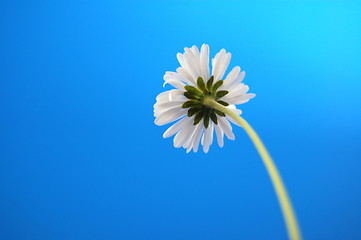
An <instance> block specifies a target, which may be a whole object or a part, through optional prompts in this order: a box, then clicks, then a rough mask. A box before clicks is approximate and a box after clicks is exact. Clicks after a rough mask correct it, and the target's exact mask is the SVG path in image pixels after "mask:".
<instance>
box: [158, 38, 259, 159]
mask: <svg viewBox="0 0 361 240" xmlns="http://www.w3.org/2000/svg"><path fill="white" fill-rule="evenodd" d="M177 59H178V61H179V63H180V65H181V67H179V68H177V70H176V72H166V73H165V75H164V81H165V84H166V83H168V84H170V85H172V86H173V87H175V88H176V89H173V90H170V91H165V92H162V93H160V94H159V95H158V96H157V98H156V100H157V102H156V104H155V105H154V116H155V117H156V119H155V121H154V122H155V124H157V125H159V126H161V125H165V124H169V123H171V122H174V121H176V120H178V121H177V122H176V123H175V124H174V125H172V126H171V127H169V128H168V129H167V130H166V131H165V132H164V134H163V137H164V138H168V137H171V136H173V135H174V134H175V137H174V147H176V148H179V147H183V148H185V149H186V151H187V153H188V152H190V151H191V150H192V149H193V151H194V152H197V150H198V146H199V142H201V144H202V145H203V151H204V152H205V153H207V152H208V150H209V147H210V145H211V144H212V142H213V135H214V134H213V133H214V130H215V132H216V136H217V141H218V145H219V146H220V147H223V145H224V141H223V137H224V135H226V136H227V138H228V139H230V140H234V139H235V136H234V134H233V131H232V126H231V124H230V122H232V123H234V124H236V125H239V124H238V123H237V122H236V121H235V120H234V119H233V118H231V117H230V116H228V115H226V114H225V113H224V112H222V111H219V110H217V109H215V108H213V107H211V106H209V104H207V103H206V102H207V100H214V101H216V102H217V103H218V104H220V105H222V106H224V107H226V108H227V109H229V110H231V111H233V113H235V114H237V115H240V114H241V113H242V111H241V110H239V109H236V107H235V105H238V104H242V103H246V102H248V101H249V99H251V98H253V97H255V94H253V93H247V92H248V90H249V87H248V86H247V85H245V84H244V83H242V81H243V79H244V76H245V72H244V71H241V68H240V67H238V66H237V67H234V68H233V69H232V70H231V71H230V72H229V73H228V75H227V76H226V77H224V75H225V72H226V70H227V68H228V65H229V62H230V60H231V53H227V52H226V50H225V49H222V50H221V51H220V52H218V53H217V54H216V55H215V57H214V58H213V59H212V71H210V69H209V47H208V45H207V44H203V45H202V47H201V50H200V51H199V50H198V48H197V47H196V46H193V47H191V48H184V53H183V54H181V53H178V54H177ZM210 72H212V73H210Z"/></svg>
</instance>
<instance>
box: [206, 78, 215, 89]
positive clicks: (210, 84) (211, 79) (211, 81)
mask: <svg viewBox="0 0 361 240" xmlns="http://www.w3.org/2000/svg"><path fill="white" fill-rule="evenodd" d="M213 80H214V77H213V76H211V77H210V78H209V80H208V82H207V89H208V91H212V85H213Z"/></svg>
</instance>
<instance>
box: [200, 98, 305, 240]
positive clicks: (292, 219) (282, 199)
mask: <svg viewBox="0 0 361 240" xmlns="http://www.w3.org/2000/svg"><path fill="white" fill-rule="evenodd" d="M203 104H205V105H207V106H209V107H212V108H214V109H217V110H219V111H221V112H223V113H225V114H227V115H228V116H229V117H231V118H233V119H234V120H236V121H237V122H238V123H239V124H240V125H241V126H242V127H243V128H244V130H245V131H246V133H247V134H248V136H249V137H250V138H251V140H252V142H253V144H254V145H255V147H256V149H257V151H258V153H259V155H260V156H261V158H262V160H263V163H264V165H265V166H266V169H267V171H268V174H269V175H270V178H271V181H272V184H273V187H274V189H275V191H276V195H277V197H278V201H279V204H280V206H281V209H282V213H283V217H284V220H285V222H286V227H287V231H288V236H289V238H290V239H292V240H301V239H302V237H301V234H300V230H299V227H298V223H297V219H296V216H295V213H294V211H293V208H292V204H291V201H290V199H289V197H288V194H287V191H286V188H285V185H284V184H283V182H282V179H281V176H280V174H279V173H278V170H277V168H276V166H275V164H274V163H273V161H272V158H271V156H270V155H269V153H268V151H267V149H266V147H265V146H264V145H263V143H262V141H261V139H260V138H259V137H258V135H257V133H256V132H255V131H254V130H253V128H252V127H251V126H250V125H249V124H248V122H247V121H246V120H244V119H243V118H242V117H240V116H239V115H237V114H236V113H234V112H233V111H232V110H231V109H229V108H226V107H225V106H223V105H221V104H219V103H217V102H216V101H214V100H213V99H211V98H205V99H204V101H203Z"/></svg>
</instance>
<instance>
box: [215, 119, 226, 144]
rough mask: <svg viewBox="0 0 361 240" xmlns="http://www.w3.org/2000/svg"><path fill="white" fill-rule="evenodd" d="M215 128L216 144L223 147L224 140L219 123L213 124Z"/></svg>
mask: <svg viewBox="0 0 361 240" xmlns="http://www.w3.org/2000/svg"><path fill="white" fill-rule="evenodd" d="M215 128H216V135H217V141H218V145H219V146H220V147H223V145H224V141H223V135H224V133H223V130H222V128H221V127H220V126H219V124H217V125H215Z"/></svg>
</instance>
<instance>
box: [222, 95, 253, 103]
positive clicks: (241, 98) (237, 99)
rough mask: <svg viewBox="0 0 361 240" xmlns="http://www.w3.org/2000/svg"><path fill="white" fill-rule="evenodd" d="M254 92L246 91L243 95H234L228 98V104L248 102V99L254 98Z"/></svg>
mask: <svg viewBox="0 0 361 240" xmlns="http://www.w3.org/2000/svg"><path fill="white" fill-rule="evenodd" d="M255 96H256V94H254V93H247V94H243V95H238V96H234V97H233V98H230V99H229V100H228V103H230V104H243V103H246V102H248V101H249V100H250V99H252V98H254V97H255Z"/></svg>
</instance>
